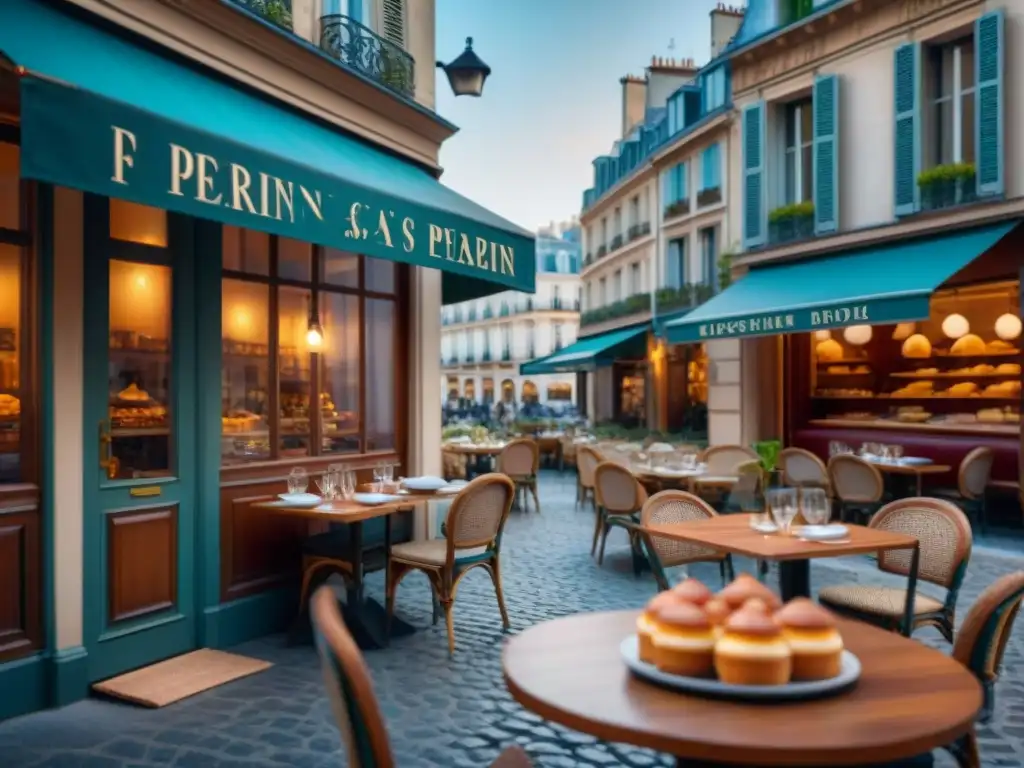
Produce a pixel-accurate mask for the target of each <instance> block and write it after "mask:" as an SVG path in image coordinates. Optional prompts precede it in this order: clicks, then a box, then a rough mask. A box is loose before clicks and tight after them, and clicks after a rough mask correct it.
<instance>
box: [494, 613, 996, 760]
mask: <svg viewBox="0 0 1024 768" xmlns="http://www.w3.org/2000/svg"><path fill="white" fill-rule="evenodd" d="M637 614H638V612H637V611H616V612H612V613H583V614H577V615H575V616H567V617H564V618H561V619H555V620H554V621H547V622H544V623H542V624H537V625H535V626H533V627H530V628H529V629H527V630H525V631H524V632H522V633H521V634H519V635H517V636H516V637H513V638H511V639H510V640H509V641H508V642H507V643H506V645H505V649H504V652H503V654H502V662H503V668H504V675H505V684H506V685H507V686H508V689H509V691H510V692H511V694H512V697H513V698H514V699H515V700H516V701H517V702H519V703H520V704H521V705H523V706H524V707H526V708H527V709H529V710H530V711H532V712H534V713H536V714H537V715H540V716H541V717H543V718H545V719H547V720H551V721H553V722H556V723H559V724H560V725H564V726H566V727H568V728H572V729H574V730H577V731H582V732H584V733H588V734H590V735H592V736H596V737H597V738H599V739H604V740H607V741H617V742H625V743H627V744H633V745H635V746H639V747H647V748H649V749H653V750H656V751H658V752H662V753H667V754H670V755H674V756H676V758H677V759H679V760H680V764H681V765H683V764H685V765H687V766H690V765H694V763H691V762H686V763H683V762H682V761H683V760H686V761H691V760H692V761H697V764H698V765H743V766H815V767H816V768H823V766H833V765H846V766H850V765H864V764H877V763H885V762H888V761H898V760H906V759H908V758H911V757H913V756H916V755H919V754H923V753H927V752H929V751H931V750H932V749H936V748H939V747H943V746H945V745H947V744H952V743H953V742H954V741H956V739H958V738H959V737H961V736H963V735H964V734H966V733H968V732H969V731H970V729H971V728H972V727H973V724H974V720H975V717H976V716H977V714H978V711H979V710H980V708H981V703H982V695H981V686H980V685H979V683H978V681H977V680H976V679H975V678H974V676H973V675H972V674H971V673H970V672H969V671H968V670H967V669H966V668H965V667H964V666H963V665H961V664H960V663H959V662H957V661H955V660H953V659H952V658H950V657H949V656H947V655H945V654H944V653H941V652H940V651H937V650H934V649H932V648H929V647H927V646H925V645H924V644H922V643H918V642H916V641H914V640H910V639H908V638H905V637H902V636H900V635H898V634H896V633H894V632H886V631H885V630H882V629H878V628H876V627H872V626H870V625H868V624H864V623H861V622H858V621H853V620H850V619H838V622H839V629H840V631H841V632H842V635H843V640H844V642H845V644H846V647H847V649H849V650H850V651H851V652H853V653H854V654H855V655H856V656H857V657H858V658H859V659H860V662H861V665H862V671H861V677H860V680H858V682H857V683H856V685H855V686H854V687H853V688H852V689H851V690H850V691H847V692H845V693H842V694H840V695H838V696H835V697H832V698H825V699H818V700H816V701H804V702H786V703H777V702H776V703H746V702H738V701H730V700H725V699H710V698H703V697H699V696H692V695H688V694H684V693H680V692H678V691H672V690H667V689H663V688H659V687H658V686H655V685H652V684H650V683H647V682H644V681H643V680H640V679H637V678H635V677H634V676H633V675H632V673H630V672H629V670H628V669H627V668H626V665H625V664H624V663H623V661H622V657H621V656H620V653H619V644H620V643H621V642H622V641H623V640H624V639H625V638H626V637H628V636H629V635H631V634H633V633H634V632H635V631H636V618H637Z"/></svg>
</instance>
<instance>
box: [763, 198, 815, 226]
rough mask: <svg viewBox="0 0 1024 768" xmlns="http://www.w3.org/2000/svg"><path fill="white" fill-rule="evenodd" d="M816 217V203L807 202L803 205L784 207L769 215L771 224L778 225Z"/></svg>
mask: <svg viewBox="0 0 1024 768" xmlns="http://www.w3.org/2000/svg"><path fill="white" fill-rule="evenodd" d="M813 216H814V203H812V202H811V201H810V200H805V201H803V202H802V203H792V204H790V205H783V206H780V207H779V208H776V209H775V210H773V211H771V212H770V213H769V214H768V223H769V224H778V223H781V222H784V221H792V220H794V219H808V218H813Z"/></svg>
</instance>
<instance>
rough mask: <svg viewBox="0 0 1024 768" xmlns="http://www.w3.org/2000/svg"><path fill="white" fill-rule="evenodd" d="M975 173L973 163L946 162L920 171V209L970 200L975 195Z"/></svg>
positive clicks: (930, 209)
mask: <svg viewBox="0 0 1024 768" xmlns="http://www.w3.org/2000/svg"><path fill="white" fill-rule="evenodd" d="M976 175H977V169H976V168H975V166H974V163H947V164H945V165H936V166H935V167H934V168H929V169H928V170H927V171H922V172H921V173H920V174H918V176H917V186H918V187H919V188H920V189H921V208H922V210H925V211H935V210H939V209H940V208H949V207H950V206H953V205H960V204H963V203H969V202H972V201H973V200H974V199H975V196H976V192H975V178H976Z"/></svg>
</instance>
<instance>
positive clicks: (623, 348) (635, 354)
mask: <svg viewBox="0 0 1024 768" xmlns="http://www.w3.org/2000/svg"><path fill="white" fill-rule="evenodd" d="M650 329H651V326H650V323H645V324H644V325H639V326H638V325H634V326H632V327H631V328H621V329H619V330H617V331H608V333H599V334H597V335H595V336H587V337H586V338H583V339H578V340H577V341H576V342H575V343H573V344H570V345H569V346H568V347H566V348H565V349H560V350H559V351H558V352H555V353H554V354H553V355H548V356H547V357H541V358H538V359H537V360H531V361H530V362H528V363H523V364H522V365H521V366H519V373H520V374H521V375H523V376H536V375H538V374H541V373H572V372H577V371H593V370H594V369H596V368H600V367H602V366H605V365H611V364H612V363H613V362H615V360H616V359H619V358H630V359H633V358H640V357H644V356H645V355H646V354H647V332H648V331H649V330H650Z"/></svg>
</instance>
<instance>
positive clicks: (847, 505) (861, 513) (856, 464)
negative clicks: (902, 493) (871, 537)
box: [828, 454, 885, 522]
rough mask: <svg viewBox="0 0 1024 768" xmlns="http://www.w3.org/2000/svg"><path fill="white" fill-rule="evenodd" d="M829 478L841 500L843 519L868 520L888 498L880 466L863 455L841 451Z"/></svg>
mask: <svg viewBox="0 0 1024 768" xmlns="http://www.w3.org/2000/svg"><path fill="white" fill-rule="evenodd" d="M828 480H829V485H830V486H831V487H832V492H833V493H834V494H835V497H836V499H837V501H838V502H839V519H840V520H844V521H845V520H846V517H847V514H848V513H849V515H850V516H851V517H852V518H853V520H852V521H853V522H857V520H858V519H861V520H865V521H866V520H867V519H869V518H870V517H871V515H873V514H874V513H875V512H877V511H878V508H879V507H880V506H881V505H882V503H883V499H884V498H885V478H883V477H882V473H881V472H880V471H879V469H878V467H876V466H875V465H874V464H871V463H870V462H867V461H865V460H864V459H862V458H860V457H859V456H853V455H851V454H840V455H838V456H833V457H832V458H831V459H829V462H828Z"/></svg>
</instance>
